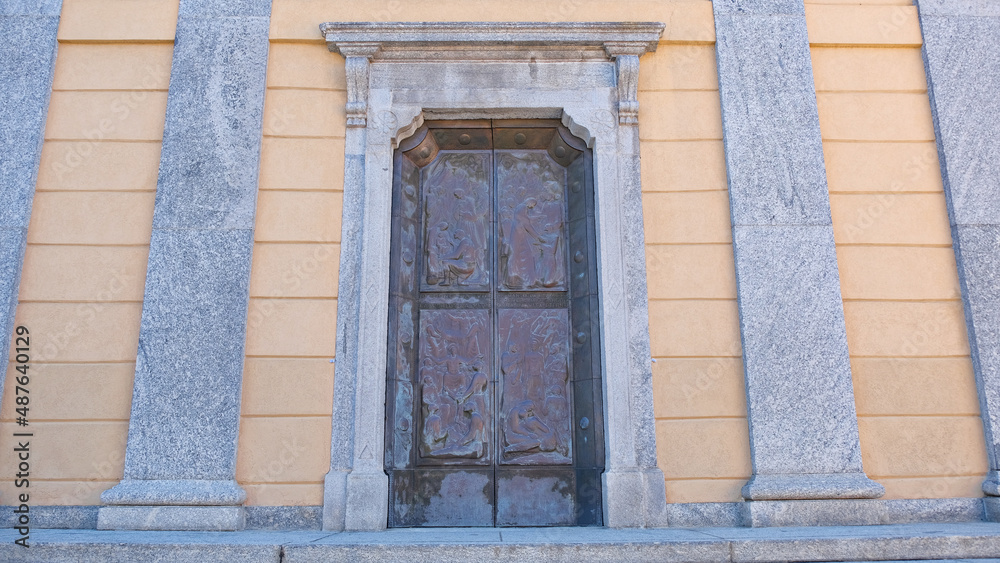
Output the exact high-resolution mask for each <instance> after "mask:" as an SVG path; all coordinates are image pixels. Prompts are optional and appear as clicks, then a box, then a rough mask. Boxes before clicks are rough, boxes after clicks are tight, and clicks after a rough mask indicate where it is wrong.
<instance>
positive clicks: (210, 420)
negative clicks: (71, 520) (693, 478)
mask: <svg viewBox="0 0 1000 563" xmlns="http://www.w3.org/2000/svg"><path fill="white" fill-rule="evenodd" d="M270 6H271V4H270V2H269V1H265V0H244V1H241V2H228V1H223V0H181V4H180V11H179V16H178V21H177V39H176V43H175V47H174V58H173V66H172V69H171V76H170V90H169V97H168V101H167V115H166V125H165V128H164V134H163V150H162V154H161V157H160V174H159V178H158V181H157V188H156V205H155V209H154V216H153V234H152V238H151V241H150V252H149V265H148V271H147V276H146V289H145V296H144V299H143V310H142V321H141V327H140V334H139V350H138V355H137V358H136V374H135V387H134V391H133V395H132V413H131V418H130V420H129V432H128V444H127V447H126V453H125V476H124V479H123V480H122V482H121V483H120V484H118V485H117V486H115V487H114V488H112V489H109V490H108V491H105V492H104V494H103V495H101V500H102V501H103V502H104V503H105V504H106V505H110V506H104V507H102V508H101V510H100V513H99V515H98V527H99V528H101V529H145V530H171V529H172V530H232V529H239V528H242V527H243V525H244V518H245V517H244V512H243V508H242V503H243V501H244V500H245V499H246V493H245V492H244V491H243V490H242V489H241V488H240V487H239V485H237V484H236V481H235V472H236V444H237V437H238V433H239V421H240V398H241V390H242V380H243V357H244V343H245V340H246V326H247V308H248V303H249V283H250V257H251V252H252V249H253V239H254V237H253V228H254V216H255V211H256V200H257V170H258V168H259V160H260V145H261V133H262V131H261V130H262V123H263V106H264V89H265V71H266V67H267V54H268V29H269V24H270Z"/></svg>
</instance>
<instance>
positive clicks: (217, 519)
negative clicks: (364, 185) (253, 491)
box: [97, 506, 246, 532]
mask: <svg viewBox="0 0 1000 563" xmlns="http://www.w3.org/2000/svg"><path fill="white" fill-rule="evenodd" d="M245 526H246V514H245V513H244V510H243V507H242V506H104V507H102V508H101V511H100V512H99V513H98V515H97V529H98V530H172V531H173V530H177V531H181V530H211V531H218V532H227V531H233V530H242V529H243V528H244V527H245Z"/></svg>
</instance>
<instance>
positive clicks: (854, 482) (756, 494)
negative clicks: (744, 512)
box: [742, 473, 885, 500]
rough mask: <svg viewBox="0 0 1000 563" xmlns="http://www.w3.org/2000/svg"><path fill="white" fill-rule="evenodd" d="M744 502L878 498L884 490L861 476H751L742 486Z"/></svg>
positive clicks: (847, 474)
mask: <svg viewBox="0 0 1000 563" xmlns="http://www.w3.org/2000/svg"><path fill="white" fill-rule="evenodd" d="M742 492H743V498H745V499H747V500H820V499H865V498H879V497H881V496H882V495H884V494H885V487H883V486H882V485H879V484H878V483H876V482H875V481H872V480H871V479H869V478H868V477H867V476H865V474H864V473H812V474H782V475H754V476H753V477H751V478H750V481H748V482H747V484H746V485H743V491H742Z"/></svg>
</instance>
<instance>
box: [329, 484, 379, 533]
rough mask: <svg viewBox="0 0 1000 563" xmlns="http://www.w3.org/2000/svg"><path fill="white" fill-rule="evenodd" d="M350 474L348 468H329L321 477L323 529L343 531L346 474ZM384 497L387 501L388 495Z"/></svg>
mask: <svg viewBox="0 0 1000 563" xmlns="http://www.w3.org/2000/svg"><path fill="white" fill-rule="evenodd" d="M350 474H351V470H350V469H331V470H330V472H329V473H327V474H326V477H324V478H323V530H324V531H327V532H343V531H344V513H345V512H347V476H348V475H350ZM386 499H387V500H386V502H388V497H386ZM386 511H388V508H386Z"/></svg>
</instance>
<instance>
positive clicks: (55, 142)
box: [0, 0, 178, 505]
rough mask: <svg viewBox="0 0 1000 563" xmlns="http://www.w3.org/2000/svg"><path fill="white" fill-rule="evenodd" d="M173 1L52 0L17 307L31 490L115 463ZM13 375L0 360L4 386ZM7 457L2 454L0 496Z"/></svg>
mask: <svg viewBox="0 0 1000 563" xmlns="http://www.w3.org/2000/svg"><path fill="white" fill-rule="evenodd" d="M177 6H178V3H177V1H176V0H174V1H169V0H132V1H130V2H127V3H123V2H116V1H113V0H65V2H64V4H63V13H62V19H61V21H60V24H59V34H58V38H59V47H58V55H57V58H56V65H55V76H54V81H53V91H52V96H51V101H50V105H49V114H48V121H47V124H46V127H45V141H44V145H43V148H42V159H41V165H40V169H39V174H38V183H37V186H36V194H35V199H34V204H33V209H32V214H31V223H30V225H29V227H28V248H27V252H26V255H25V259H24V270H23V277H22V280H21V290H20V296H19V298H20V305H19V306H18V309H17V316H16V321H15V322H16V323H18V324H23V325H26V326H27V327H28V328H29V330H31V335H32V336H31V338H32V340H31V349H32V364H31V367H30V375H32V376H33V377H32V378H31V383H30V386H29V389H30V393H31V395H30V396H31V405H30V409H31V410H30V420H31V428H30V430H31V431H32V432H33V433H34V434H35V436H34V438H33V440H32V446H31V456H32V476H31V477H32V479H31V499H32V501H33V502H34V503H37V504H67V505H80V504H99V503H100V499H99V497H100V494H101V493H102V492H103V491H104V490H105V489H107V488H109V487H111V486H113V485H115V484H116V483H117V482H118V481H119V480H120V479H121V477H122V467H123V463H124V459H125V457H124V454H125V438H126V433H127V431H128V418H129V408H130V405H131V400H132V378H133V375H134V372H135V357H136V348H137V345H138V340H139V317H140V314H141V311H142V294H143V285H144V283H145V278H146V259H147V257H148V254H149V236H150V232H151V230H152V220H153V198H154V194H155V190H156V174H157V169H158V167H159V161H160V140H161V139H162V137H163V120H164V115H165V112H166V104H167V87H168V84H169V79H170V60H171V56H172V53H173V38H174V28H175V23H176V19H177ZM14 375H19V374H17V373H16V372H15V371H14V369H13V368H12V367H8V370H7V382H6V385H5V388H6V389H13V388H14V384H13V376H14ZM13 397H14V394H13V393H6V394H5V396H4V404H3V423H2V424H0V430H2V431H0V450H2V451H4V452H10V451H11V448H12V447H13V445H11V444H10V440H11V439H12V438H11V434H12V432H13V431H14V430H13V428H12V426H13V422H12V419H13V416H14V410H13V406H14V405H13ZM15 462H16V458H15V456H10V455H3V456H0V496H2V498H4V499H11V498H14V491H15V488H14V485H13V481H12V480H11V479H12V477H13V475H14V473H15V472H16V471H15V469H14V465H13V464H14V463H15Z"/></svg>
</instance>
